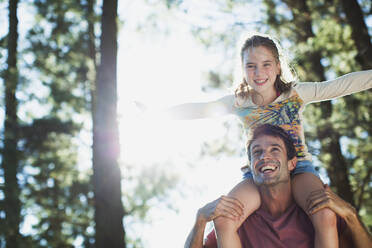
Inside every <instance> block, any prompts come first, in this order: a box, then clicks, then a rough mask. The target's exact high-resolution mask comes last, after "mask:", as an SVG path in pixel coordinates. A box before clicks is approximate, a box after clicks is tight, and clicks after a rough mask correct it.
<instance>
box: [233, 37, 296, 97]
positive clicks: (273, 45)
mask: <svg viewBox="0 0 372 248" xmlns="http://www.w3.org/2000/svg"><path fill="white" fill-rule="evenodd" d="M259 46H264V47H266V48H267V49H269V50H270V51H271V53H272V54H273V56H274V58H275V61H276V63H280V75H278V76H277V78H276V80H275V83H274V86H275V89H276V91H277V92H279V93H280V94H281V93H284V92H287V91H289V90H290V89H291V87H292V86H293V84H294V81H295V80H296V77H295V72H294V70H293V69H291V68H290V66H289V64H288V62H287V60H286V57H285V56H284V54H283V52H282V49H281V47H280V45H279V43H278V42H277V41H275V40H274V39H273V38H271V37H269V36H267V35H262V34H254V35H251V36H249V37H248V38H247V39H246V40H245V41H244V43H243V46H242V48H241V50H240V60H241V61H240V63H241V65H242V67H243V66H244V65H243V54H244V52H245V51H246V50H247V49H249V48H253V47H259ZM251 94H252V90H251V88H250V86H249V85H248V83H247V81H246V80H245V78H244V77H243V82H241V83H240V85H239V86H238V87H237V88H236V89H235V97H237V98H240V99H242V100H243V101H245V100H247V99H248V98H249V97H250V96H251Z"/></svg>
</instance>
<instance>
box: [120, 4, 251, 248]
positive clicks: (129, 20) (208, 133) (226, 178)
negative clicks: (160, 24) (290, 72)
mask: <svg viewBox="0 0 372 248" xmlns="http://www.w3.org/2000/svg"><path fill="white" fill-rule="evenodd" d="M128 7H129V8H128ZM123 8H124V7H123ZM125 8H126V9H125V10H124V12H125V13H126V14H128V15H129V16H126V15H125V13H124V14H123V15H122V16H123V17H125V25H124V26H123V28H122V29H121V31H120V35H119V55H118V67H119V68H118V87H119V109H120V110H119V111H120V114H121V118H120V123H121V124H120V133H121V138H122V153H123V154H122V156H123V158H122V160H123V161H125V162H126V163H130V164H134V165H135V166H137V167H140V166H142V167H146V166H149V167H150V166H151V165H152V164H155V163H159V164H160V165H161V164H162V163H165V162H167V161H168V162H170V163H171V167H167V168H159V170H168V171H170V173H175V174H177V175H178V176H179V178H180V186H181V187H182V191H183V195H180V194H179V193H177V191H175V192H173V193H172V194H171V195H172V197H171V199H169V201H170V202H172V204H173V205H174V206H175V207H176V208H177V209H178V212H177V213H176V212H175V211H173V210H169V209H167V208H166V207H165V206H164V204H158V205H157V206H155V207H154V208H152V209H151V210H150V212H149V215H150V217H151V219H152V220H153V221H152V224H151V225H145V226H142V225H133V224H129V223H127V225H126V226H125V228H126V231H127V232H128V233H129V234H131V233H132V234H134V236H137V237H141V238H142V239H143V241H144V244H145V247H149V248H155V247H182V246H183V244H184V242H185V239H186V236H187V234H188V232H189V231H190V230H191V228H192V226H193V223H194V220H195V215H196V212H197V209H198V208H200V207H202V206H203V205H204V204H205V203H207V202H209V201H212V200H214V199H216V198H217V197H219V196H220V195H221V194H226V193H227V192H228V190H229V189H231V188H232V187H233V186H234V185H235V184H236V183H237V182H238V181H239V180H240V178H241V173H240V170H239V168H240V166H241V165H242V163H243V162H244V158H239V157H237V158H235V159H231V158H223V157H222V158H210V159H208V160H207V159H202V160H200V159H199V154H200V147H201V144H202V142H203V141H206V140H213V139H216V138H218V137H220V138H221V139H223V135H224V134H225V132H226V130H225V128H224V127H223V125H222V124H223V121H224V120H228V119H229V118H234V117H233V116H230V117H221V118H216V119H211V120H193V121H166V120H158V119H156V120H153V119H146V118H144V117H143V116H141V115H140V113H139V112H138V110H137V109H136V108H135V106H134V105H133V101H134V100H136V101H140V102H142V103H144V104H145V105H147V106H149V107H151V108H164V107H167V106H171V105H174V104H179V103H184V102H191V101H206V100H208V99H215V98H217V97H220V96H222V95H224V94H227V93H229V92H228V91H227V90H226V91H221V92H217V93H215V94H212V93H211V94H206V93H203V92H202V91H201V85H202V82H203V80H205V78H204V77H203V72H207V71H208V70H210V69H212V68H213V66H216V65H217V64H216V63H218V61H219V59H221V58H220V57H218V56H219V55H216V54H207V53H206V52H205V50H204V49H203V48H202V46H201V45H200V44H199V43H198V42H197V41H196V39H195V38H194V37H192V36H191V34H190V32H189V30H188V27H187V25H186V24H185V23H184V22H182V21H180V20H178V21H177V20H175V19H173V20H172V25H169V26H171V32H170V35H169V36H165V35H161V34H156V32H154V31H151V30H148V31H145V32H142V33H138V32H136V30H135V25H136V23H135V22H136V21H140V20H138V16H144V15H145V13H146V11H149V9H147V8H146V7H144V5H143V4H141V3H140V2H136V3H134V1H133V2H132V3H131V4H130V6H128V5H127V6H125ZM131 9H136V14H135V15H133V14H131V13H133V12H131V11H130V10H131ZM120 11H121V10H119V13H120ZM141 11H143V13H144V15H141V14H139V13H141ZM121 13H122V12H121ZM163 18H165V19H166V18H168V17H163ZM132 25H133V26H132ZM242 145H243V144H242ZM190 164H191V165H192V166H190ZM221 182H223V183H221ZM124 185H125V182H124ZM124 188H125V186H124ZM124 190H125V189H124ZM124 204H125V203H124Z"/></svg>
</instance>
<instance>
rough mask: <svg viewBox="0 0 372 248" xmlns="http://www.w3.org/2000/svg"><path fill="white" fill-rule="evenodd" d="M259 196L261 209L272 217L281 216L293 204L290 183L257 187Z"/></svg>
mask: <svg viewBox="0 0 372 248" xmlns="http://www.w3.org/2000/svg"><path fill="white" fill-rule="evenodd" d="M259 190H260V194H261V208H262V209H263V210H265V211H267V212H268V213H270V214H271V215H272V216H273V217H275V218H276V217H279V216H281V215H282V214H283V213H284V212H285V211H286V210H287V209H288V208H289V207H290V206H291V205H292V204H293V203H294V199H293V196H292V191H291V183H290V181H288V182H285V183H279V184H277V185H272V186H267V185H261V186H259Z"/></svg>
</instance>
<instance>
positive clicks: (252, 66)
mask: <svg viewBox="0 0 372 248" xmlns="http://www.w3.org/2000/svg"><path fill="white" fill-rule="evenodd" d="M246 67H247V68H248V69H254V68H256V66H254V65H247V66H246Z"/></svg>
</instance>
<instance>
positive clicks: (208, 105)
mask: <svg viewBox="0 0 372 248" xmlns="http://www.w3.org/2000/svg"><path fill="white" fill-rule="evenodd" d="M234 98H235V96H234V95H227V96H224V97H222V98H220V99H218V100H215V101H210V102H199V103H184V104H180V105H175V106H172V107H170V108H168V109H165V110H161V111H159V110H152V109H149V108H147V107H145V106H144V105H143V104H141V103H138V102H135V104H136V105H137V107H138V108H139V109H141V110H142V111H143V112H144V113H145V114H146V115H151V116H152V115H154V116H161V117H162V118H166V119H172V120H192V119H201V118H210V117H216V116H222V115H227V114H231V113H233V105H234Z"/></svg>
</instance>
